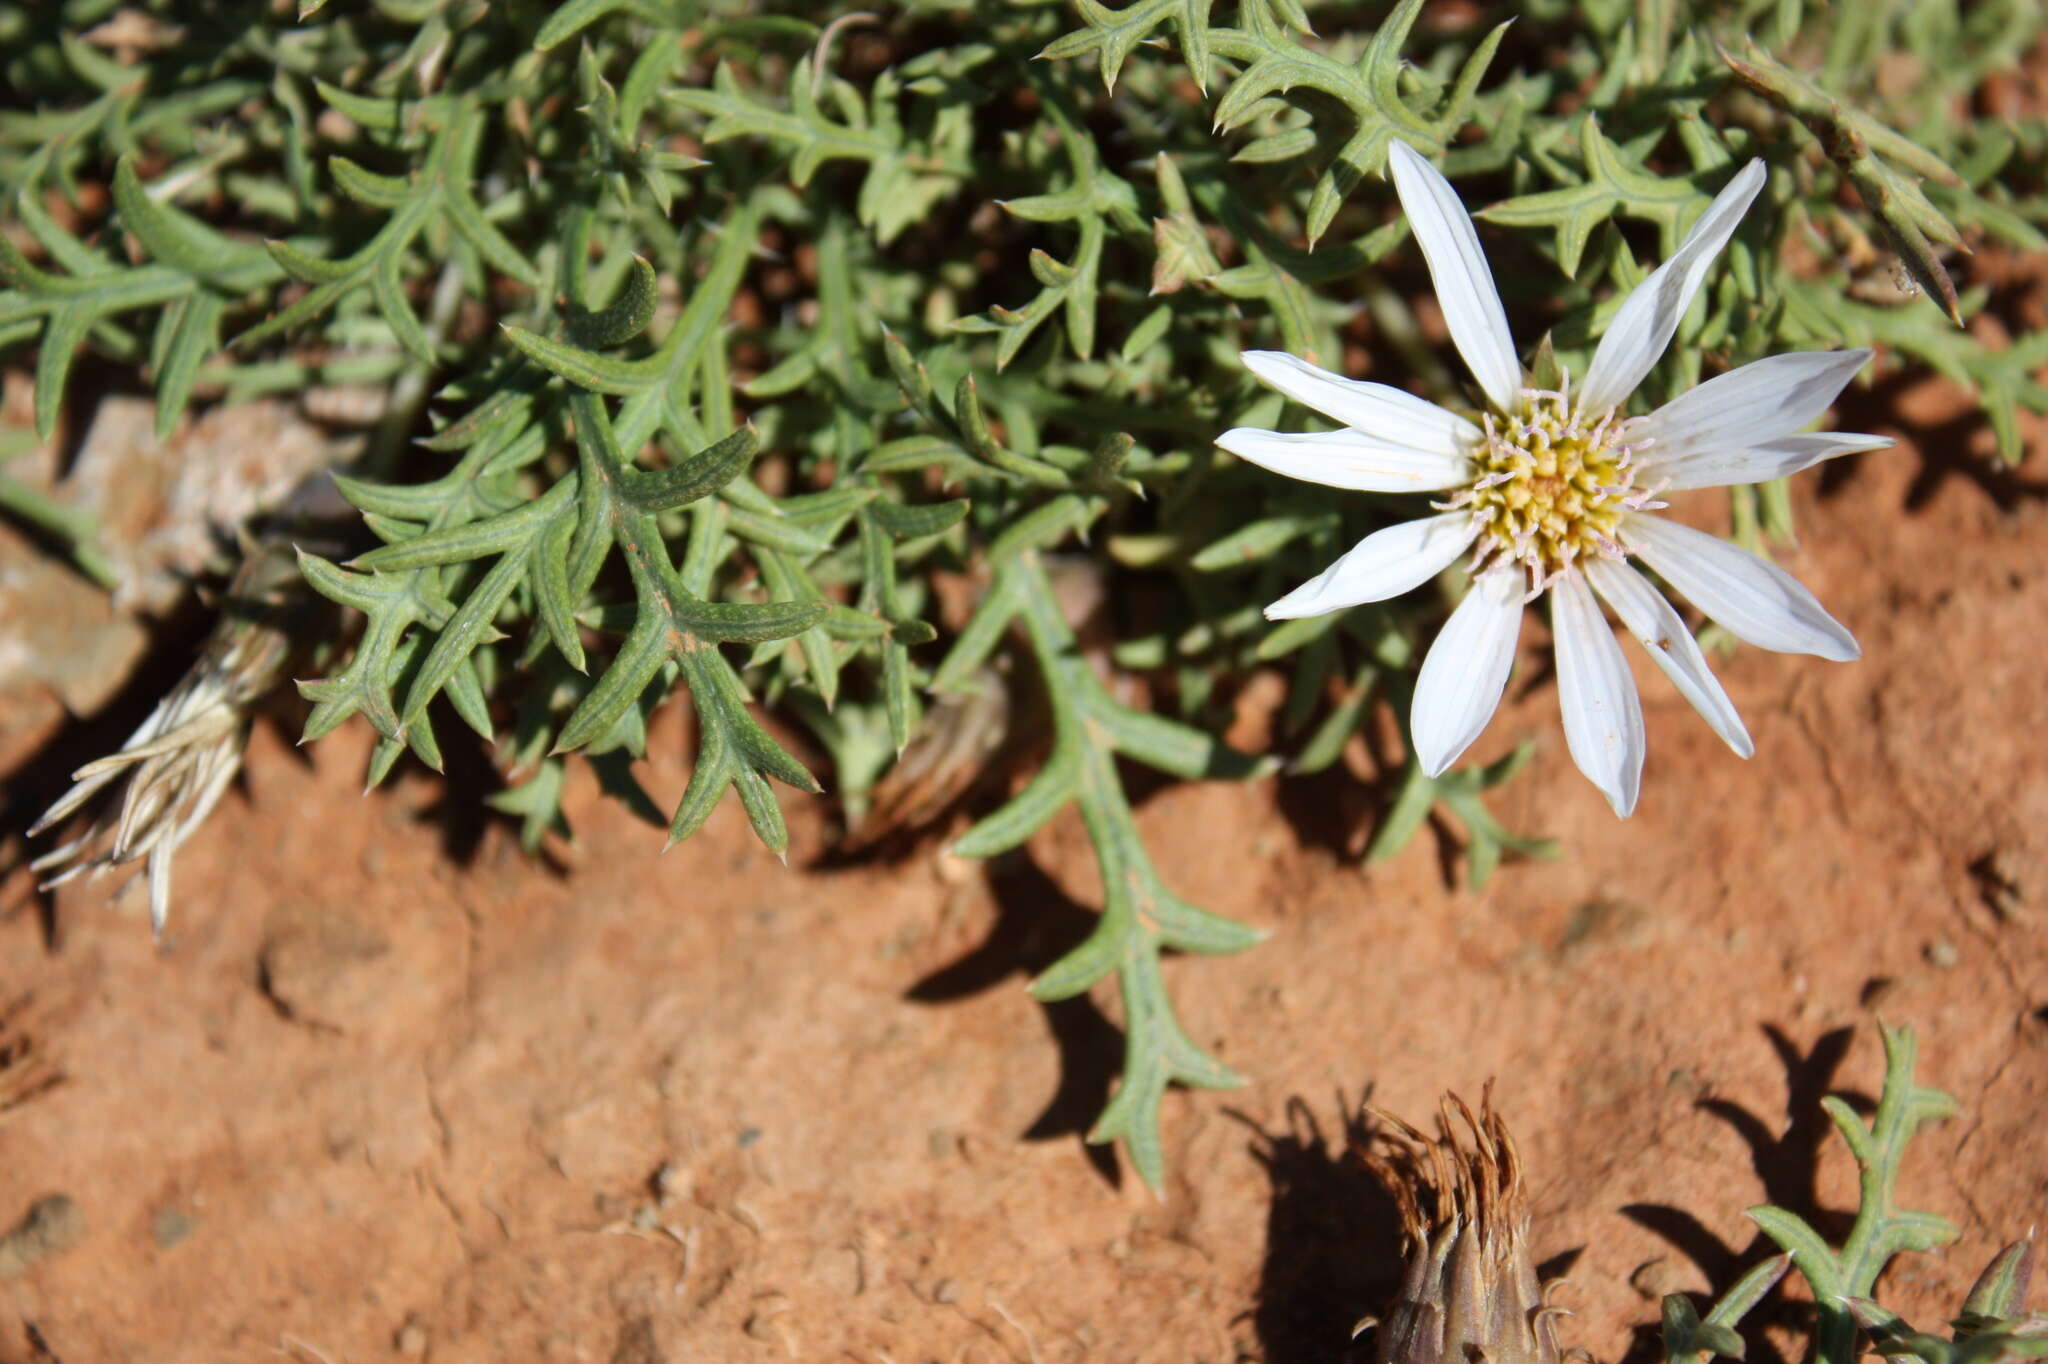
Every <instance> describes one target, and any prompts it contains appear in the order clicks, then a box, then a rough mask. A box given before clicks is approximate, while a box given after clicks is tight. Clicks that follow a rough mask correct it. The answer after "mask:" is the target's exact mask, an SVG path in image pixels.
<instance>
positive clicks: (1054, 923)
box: [904, 852, 1124, 1188]
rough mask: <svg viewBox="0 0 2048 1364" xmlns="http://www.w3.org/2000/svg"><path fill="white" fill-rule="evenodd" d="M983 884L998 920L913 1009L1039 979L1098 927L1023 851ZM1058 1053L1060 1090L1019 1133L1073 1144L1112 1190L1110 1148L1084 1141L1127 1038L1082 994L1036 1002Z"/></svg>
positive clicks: (1117, 1172)
mask: <svg viewBox="0 0 2048 1364" xmlns="http://www.w3.org/2000/svg"><path fill="white" fill-rule="evenodd" d="M988 885H989V889H990V892H991V893H992V895H993V896H994V898H995V902H996V921H995V924H994V926H993V927H991V928H990V929H989V932H988V936H987V937H985V938H984V939H982V941H981V943H980V944H979V945H978V946H976V947H975V948H974V949H973V950H972V951H970V952H969V953H967V955H966V956H964V957H961V958H959V959H958V960H957V961H954V962H952V963H951V964H950V965H947V966H942V967H940V968H939V969H938V970H936V971H933V972H931V973H930V974H928V975H926V976H925V977H924V978H923V979H922V980H919V981H918V982H917V983H916V984H914V985H912V986H911V987H910V989H909V990H908V991H907V992H905V996H904V997H905V998H906V999H908V1000H910V1001H911V1002H912V1003H917V1004H946V1003H952V1002H954V1001H957V1000H962V999H968V998H971V997H972V996H974V995H978V994H981V993H982V992H983V991H986V990H990V989H993V988H995V987H996V986H998V985H1002V984H1003V983H1005V982H1007V981H1011V980H1013V979H1015V978H1016V977H1019V976H1022V977H1025V978H1026V979H1029V978H1031V977H1034V976H1036V975H1038V974H1039V973H1040V972H1041V971H1043V970H1045V968H1046V967H1048V966H1051V965H1052V964H1053V963H1054V962H1055V961H1058V960H1059V959H1060V958H1061V957H1062V956H1065V955H1066V954H1067V952H1069V951H1071V950H1072V949H1073V948H1074V947H1075V946H1076V945H1077V944H1078V943H1080V942H1081V941H1082V939H1084V938H1086V937H1087V936H1088V934H1089V933H1090V932H1092V931H1093V930H1094V928H1095V923H1096V918H1097V916H1096V914H1095V912H1094V911H1093V910H1090V909H1088V908H1086V907H1085V906H1083V905H1081V904H1080V903H1079V902H1077V901H1075V900H1074V899H1073V898H1071V897H1070V896H1068V895H1067V893H1066V892H1065V891H1063V890H1061V889H1060V887H1059V886H1058V884H1056V883H1055V882H1054V881H1053V879H1052V878H1051V877H1050V876H1048V875H1046V873H1045V871H1044V869H1043V868H1041V867H1040V866H1039V865H1038V864H1037V863H1036V862H1035V861H1033V860H1032V859H1031V858H1030V856H1029V855H1028V854H1025V853H1021V852H1019V853H1010V854H1007V855H1005V856H1003V857H1001V858H998V859H996V860H995V861H993V862H992V863H990V865H989V867H988ZM1038 1007H1039V1008H1040V1009H1041V1010H1042V1011H1043V1012H1044V1014H1045V1023H1046V1028H1047V1030H1048V1031H1049V1032H1050V1033H1051V1034H1052V1040H1053V1044H1054V1046H1055V1047H1056V1048H1058V1051H1059V1057H1060V1077H1059V1084H1058V1086H1057V1087H1056V1088H1055V1089H1054V1091H1053V1093H1052V1095H1051V1096H1050V1097H1049V1098H1047V1100H1046V1103H1045V1107H1044V1108H1043V1109H1041V1110H1040V1112H1039V1114H1038V1116H1037V1117H1036V1118H1034V1119H1033V1120H1032V1121H1031V1123H1030V1124H1029V1125H1028V1126H1027V1127H1026V1128H1025V1129H1024V1131H1023V1132H1022V1133H1021V1134H1020V1135H1021V1136H1022V1137H1023V1139H1024V1140H1026V1141H1052V1140H1056V1139H1062V1138H1066V1137H1073V1138H1076V1139H1077V1140H1078V1141H1079V1142H1080V1144H1081V1150H1082V1154H1083V1155H1084V1156H1085V1157H1086V1158H1087V1160H1088V1163H1089V1164H1091V1165H1093V1166H1094V1167H1095V1169H1096V1171H1097V1173H1099V1174H1100V1175H1101V1176H1102V1178H1103V1180H1104V1181H1105V1182H1106V1183H1107V1184H1108V1185H1109V1186H1110V1187H1111V1188H1118V1187H1120V1186H1121V1184H1122V1172H1121V1167H1120V1166H1119V1164H1118V1161H1117V1155H1116V1151H1115V1148H1114V1147H1112V1146H1109V1145H1106V1144H1105V1145H1096V1144H1091V1143H1088V1142H1087V1141H1086V1138H1087V1135H1088V1130H1089V1129H1090V1128H1091V1127H1093V1126H1094V1124H1095V1119H1096V1117H1097V1116H1098V1115H1099V1114H1100V1113H1101V1112H1102V1110H1103V1108H1104V1107H1106V1106H1107V1105H1108V1103H1109V1096H1110V1087H1111V1085H1112V1083H1113V1082H1114V1081H1115V1079H1116V1077H1117V1076H1118V1075H1119V1074H1120V1073H1121V1072H1122V1070H1123V1058H1124V1035H1123V1032H1122V1030H1121V1029H1119V1028H1118V1027H1117V1026H1116V1025H1115V1024H1113V1023H1111V1022H1110V1021H1109V1019H1108V1018H1107V1017H1105V1016H1104V1015H1103V1013H1102V1011H1101V1010H1100V1009H1098V1008H1097V1007H1096V1006H1095V1002H1094V1001H1093V1000H1092V999H1090V998H1089V997H1088V996H1087V995H1085V994H1083V995H1078V996H1076V997H1074V998H1072V999H1062V1000H1055V1001H1051V1002H1046V1001H1040V1002H1039V1005H1038Z"/></svg>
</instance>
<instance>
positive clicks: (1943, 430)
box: [1819, 371, 2048, 512]
mask: <svg viewBox="0 0 2048 1364" xmlns="http://www.w3.org/2000/svg"><path fill="white" fill-rule="evenodd" d="M1924 382H1926V375H1925V374H1924V373H1921V372H1917V371H1913V372H1907V373H1903V374H1898V373H1895V374H1890V375H1887V376H1886V377H1885V378H1884V379H1882V380H1880V381H1879V382H1877V383H1875V384H1873V385H1872V386H1871V387H1870V388H1869V389H1855V388H1852V389H1850V390H1849V391H1848V392H1845V393H1844V394H1842V396H1841V398H1840V399H1839V400H1838V405H1837V412H1838V415H1839V427H1840V429H1841V430H1844V431H1876V432H1883V431H1887V430H1890V431H1896V432H1898V433H1899V434H1901V435H1903V436H1904V437H1905V439H1906V441H1907V442H1908V443H1910V445H1911V446H1912V449H1913V452H1914V454H1915V455H1916V456H1918V458H1919V460H1920V468H1919V471H1918V472H1917V473H1915V474H1914V476H1913V481H1912V483H1911V484H1909V485H1908V486H1907V488H1906V497H1905V509H1906V510H1907V511H1909V512H1917V511H1920V510H1923V509H1924V508H1925V507H1926V506H1927V504H1928V503H1930V502H1932V501H1933V500H1934V498H1935V497H1936V496H1937V495H1938V494H1939V493H1940V492H1941V490H1942V489H1943V487H1945V486H1946V485H1947V484H1948V483H1949V482H1950V481H1951V480H1953V479H1958V478H1959V479H1962V480H1963V481H1965V482H1967V483H1972V484H1975V485H1976V487H1977V490H1978V491H1979V492H1981V493H1982V494H1983V495H1984V496H1985V497H1986V498H1988V499H1990V501H1991V503H1992V505H1994V506H1996V507H1997V508H1998V509H1999V510H2000V511H2002V512H2011V511H2016V510H2018V509H2019V507H2020V506H2021V505H2022V504H2023V503H2026V502H2039V501H2041V500H2043V499H2048V479H2042V478H2026V477H2022V476H2021V474H2020V472H2019V471H2018V470H2017V469H2016V468H2013V467H2011V466H2008V465H2006V464H2004V463H2002V462H2000V461H1999V460H1998V459H1997V458H1996V457H1992V458H1989V459H1986V458H1981V457H1979V456H1977V455H1974V454H1972V453H1971V452H1970V446H1971V443H1972V438H1973V437H1974V436H1976V435H1977V434H1978V433H1979V432H1981V431H1982V430H1984V428H1985V426H1986V425H1987V424H1988V422H1989V420H1990V419H1989V418H1988V417H1986V416H1985V415H1984V413H1983V412H1982V410H1980V409H1979V408H1978V407H1977V406H1976V405H1975V404H1970V405H1967V406H1964V407H1962V408H1961V410H1959V411H1958V412H1957V413H1956V414H1955V415H1954V416H1952V417H1949V418H1947V419H1946V420H1943V421H1938V422H1932V423H1918V422H1907V421H1904V420H1903V419H1902V418H1901V417H1900V415H1899V413H1900V409H1901V401H1900V400H1901V397H1902V396H1903V394H1904V393H1905V392H1906V390H1908V389H1909V388H1913V387H1915V386H1917V385H1919V384H1922V383H1924ZM1896 457H1897V455H1896V453H1895V452H1893V451H1886V450H1876V451H1871V452H1870V453H1867V454H1861V455H1847V456H1844V457H1843V458H1841V459H1833V460H1829V461H1828V462H1827V463H1825V464H1823V465H1821V467H1820V489H1819V495H1820V497H1821V499H1822V500H1823V501H1826V500H1828V499H1830V498H1833V497H1836V496H1839V495H1840V494H1841V493H1842V492H1843V490H1844V489H1846V488H1847V487H1848V486H1849V485H1850V484H1851V483H1852V482H1854V481H1855V479H1856V475H1857V471H1858V470H1859V469H1860V468H1861V467H1862V465H1863V461H1865V460H1869V459H1892V458H1896Z"/></svg>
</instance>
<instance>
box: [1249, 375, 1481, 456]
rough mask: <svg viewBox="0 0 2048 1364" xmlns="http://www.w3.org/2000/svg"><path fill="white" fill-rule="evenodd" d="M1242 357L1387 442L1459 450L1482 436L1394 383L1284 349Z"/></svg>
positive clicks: (1309, 402) (1297, 396)
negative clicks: (1336, 370) (1347, 373)
mask: <svg viewBox="0 0 2048 1364" xmlns="http://www.w3.org/2000/svg"><path fill="white" fill-rule="evenodd" d="M1242 358H1243V360H1244V367H1245V368H1246V369H1248V370H1250V371H1251V372H1252V373H1254V374H1256V375H1258V376H1259V377H1260V378H1261V379H1263V380H1265V381H1266V382H1267V383H1268V384H1270V385H1272V386H1273V387H1274V388H1276V389H1278V390H1280V392H1282V393H1285V394H1286V395H1287V396H1288V397H1290V398H1292V399H1294V401H1296V402H1298V403H1300V404H1301V405H1302V406H1303V407H1310V408H1314V409H1315V410H1316V411H1318V412H1320V413H1322V414H1323V415H1324V416H1326V417H1328V418H1330V419H1331V420H1332V421H1340V422H1342V423H1344V425H1346V426H1348V427H1350V428H1351V429H1352V430H1354V431H1362V432H1364V433H1365V434H1366V435H1368V436H1372V437H1374V438H1376V439H1378V440H1383V441H1386V442H1387V443H1389V444H1391V445H1408V446H1413V447H1414V448H1415V449H1417V450H1427V451H1429V452H1430V453H1432V454H1439V455H1461V454H1463V453H1464V452H1465V451H1467V450H1470V449H1471V448H1472V447H1474V446H1475V445H1477V444H1479V443H1480V442H1481V441H1482V440H1484V439H1485V438H1486V437H1485V433H1484V432H1482V431H1481V430H1480V429H1479V428H1478V427H1477V426H1475V425H1473V424H1472V423H1471V422H1469V421H1467V420H1465V419H1464V418H1463V417H1461V416H1459V415H1458V414H1457V413H1455V412H1446V411H1444V409H1442V408H1441V407H1438V406H1437V405H1436V404H1435V403H1433V402H1430V401H1429V400H1428V399H1427V398H1418V397H1416V396H1415V395H1414V394H1413V393H1403V392H1402V391H1401V390H1400V389H1398V388H1389V387H1387V386H1386V385H1385V384H1369V383H1366V382H1365V381H1364V380H1363V379H1346V378H1345V377H1343V376H1342V375H1340V374H1332V373H1330V371H1328V370H1326V369H1318V368H1316V367H1315V366H1314V365H1311V364H1310V363H1309V362H1308V361H1306V360H1303V359H1299V358H1298V357H1296V356H1292V355H1289V354H1288V353H1287V352H1285V351H1278V350H1248V351H1246V352H1245V353H1244V355H1243V357H1242Z"/></svg>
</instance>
